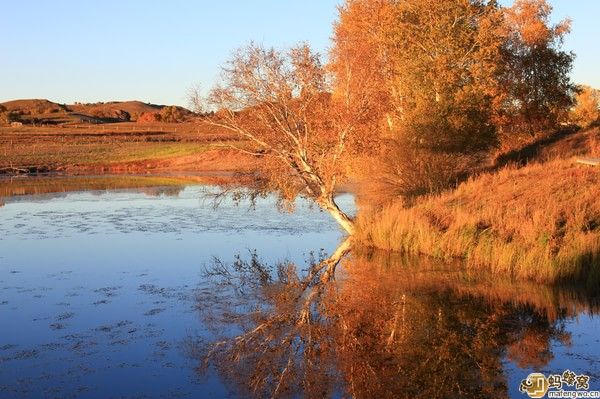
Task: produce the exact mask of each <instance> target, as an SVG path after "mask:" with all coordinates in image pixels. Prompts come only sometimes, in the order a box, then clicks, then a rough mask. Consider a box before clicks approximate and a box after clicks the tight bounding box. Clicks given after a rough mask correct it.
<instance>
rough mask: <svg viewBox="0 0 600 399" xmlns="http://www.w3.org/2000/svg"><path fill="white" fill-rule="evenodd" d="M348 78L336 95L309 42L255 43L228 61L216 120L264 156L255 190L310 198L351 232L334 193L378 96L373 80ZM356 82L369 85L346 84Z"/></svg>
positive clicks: (288, 200)
mask: <svg viewBox="0 0 600 399" xmlns="http://www.w3.org/2000/svg"><path fill="white" fill-rule="evenodd" d="M351 67H352V66H351V65H349V66H348V68H351ZM343 79H344V82H341V81H338V87H339V88H341V89H339V90H337V91H336V92H335V93H334V94H331V93H332V76H331V74H330V73H329V72H328V71H327V69H326V68H325V67H324V66H323V65H322V63H321V61H320V58H319V55H318V54H315V53H314V52H312V51H311V50H310V48H309V47H308V46H307V45H299V46H296V47H294V48H291V49H290V50H289V51H285V52H283V51H278V50H275V49H272V48H271V49H268V48H264V47H262V46H259V45H256V44H250V45H248V46H246V47H244V48H242V49H240V50H238V51H237V52H235V53H234V54H233V57H232V58H231V60H230V61H229V62H228V63H227V65H226V66H225V67H224V68H223V71H222V79H221V82H220V84H218V85H217V86H216V87H215V88H214V89H213V90H212V92H211V94H210V96H209V103H210V106H211V108H212V109H214V110H216V111H217V112H216V114H215V116H214V117H212V118H210V119H209V123H211V124H213V125H214V126H218V127H220V128H223V129H226V130H228V131H231V132H234V133H236V134H237V135H238V136H239V137H240V139H241V142H240V144H239V145H238V144H235V145H233V147H234V148H235V149H236V150H238V151H243V152H246V153H250V154H252V155H255V156H257V157H259V158H260V159H261V162H260V167H259V168H260V170H259V173H258V174H257V175H256V180H255V182H254V185H253V187H252V189H251V195H259V194H262V193H268V192H275V193H277V194H278V196H279V199H280V203H281V204H283V205H290V204H292V201H293V200H294V198H296V197H297V196H299V195H300V196H304V197H307V198H310V199H312V200H314V201H315V202H316V203H317V204H318V205H319V206H320V207H321V208H322V209H324V210H326V211H328V212H329V213H331V215H332V216H333V217H334V218H335V220H336V221H337V222H338V223H339V224H340V226H341V227H343V229H344V230H346V232H347V233H349V234H352V232H353V231H354V222H353V220H352V218H351V217H350V216H348V215H347V214H346V213H345V212H343V211H342V210H341V209H340V208H339V207H338V205H337V204H336V202H335V198H334V196H335V192H336V187H337V186H338V184H340V183H342V182H343V181H344V179H345V178H346V177H347V173H346V163H347V156H348V154H349V152H350V151H351V150H352V149H354V148H356V147H357V146H359V145H361V144H360V140H359V139H360V137H361V136H360V134H359V133H360V132H362V131H364V130H365V129H364V127H365V126H367V125H368V123H369V121H370V118H371V112H370V109H371V104H372V97H371V96H370V95H369V93H370V91H369V90H368V89H366V88H367V86H369V84H370V83H369V80H368V79H362V80H360V81H358V82H357V80H358V79H355V78H354V76H353V75H352V74H348V75H347V76H345V77H343ZM350 86H352V87H354V88H358V87H361V86H362V87H363V88H365V90H363V91H361V90H356V91H349V90H344V89H343V87H350Z"/></svg>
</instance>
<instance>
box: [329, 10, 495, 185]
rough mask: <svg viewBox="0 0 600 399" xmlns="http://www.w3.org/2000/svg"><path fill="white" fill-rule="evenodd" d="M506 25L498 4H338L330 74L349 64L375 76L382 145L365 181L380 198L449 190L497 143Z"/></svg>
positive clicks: (374, 93)
mask: <svg viewBox="0 0 600 399" xmlns="http://www.w3.org/2000/svg"><path fill="white" fill-rule="evenodd" d="M501 21H502V13H501V10H500V8H499V7H498V6H497V5H496V4H495V2H493V1H490V2H487V1H472V0H442V1H439V0H404V1H392V0H379V1H366V0H348V1H346V3H345V4H344V5H343V6H342V7H340V16H339V22H338V23H337V25H336V27H335V35H334V48H333V50H332V54H333V57H332V63H333V69H334V71H335V72H336V73H337V74H338V76H339V75H341V76H344V75H345V74H346V73H347V72H346V71H345V70H344V67H343V65H347V64H353V65H356V66H357V68H355V69H356V71H353V73H358V74H363V75H368V76H371V75H374V76H375V81H376V82H377V84H378V86H377V90H375V91H374V92H373V93H372V94H371V95H372V96H373V97H374V98H375V99H376V100H377V105H378V108H377V110H378V111H379V112H378V113H377V117H378V118H379V120H380V123H381V124H383V128H380V129H379V132H380V133H381V134H380V135H379V137H380V138H381V139H382V140H383V142H384V143H382V145H381V148H382V150H383V151H382V152H381V157H380V158H379V159H380V160H381V161H382V162H381V164H380V165H377V167H375V168H374V169H375V170H374V171H369V172H368V174H369V175H372V174H373V173H378V177H379V179H376V180H381V181H382V182H385V184H386V187H385V188H384V189H383V190H382V191H385V192H398V193H399V194H402V195H411V194H423V193H426V192H431V191H437V190H440V189H442V188H445V187H447V186H448V185H449V184H451V183H452V182H454V181H456V178H457V175H458V174H459V173H460V171H461V170H462V169H464V168H466V166H464V165H466V164H468V163H469V162H470V161H469V160H465V159H464V158H465V157H466V156H465V154H470V153H473V152H479V151H481V150H485V149H488V148H490V147H491V146H493V145H494V144H495V143H496V130H495V126H494V125H493V123H492V119H491V117H492V104H493V99H494V98H495V96H496V95H497V92H498V90H499V88H498V83H499V82H498V78H499V76H500V69H499V65H500V62H501V47H502V40H503V38H502V31H501V29H500V28H499V27H501V25H502V24H501ZM338 64H342V65H338ZM350 90H352V88H350ZM369 179H370V180H372V176H369ZM371 191H372V190H371Z"/></svg>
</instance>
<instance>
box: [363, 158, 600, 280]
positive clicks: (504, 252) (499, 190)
mask: <svg viewBox="0 0 600 399" xmlns="http://www.w3.org/2000/svg"><path fill="white" fill-rule="evenodd" d="M356 235H357V237H356V238H357V241H359V242H362V243H365V244H367V245H369V246H373V247H377V248H381V249H385V250H392V251H402V252H407V253H421V254H427V255H431V256H435V257H439V258H444V259H451V258H462V259H464V260H465V263H466V265H467V267H472V268H476V267H487V268H489V269H490V270H491V271H493V272H497V273H508V274H510V275H512V276H515V277H518V278H526V279H533V280H536V281H540V282H558V281H565V280H579V281H582V280H587V281H588V282H598V281H600V168H594V167H588V166H578V165H576V164H574V162H573V160H554V161H550V162H547V163H542V164H530V165H528V166H525V167H522V168H520V169H517V168H516V167H506V168H504V169H502V170H500V171H499V172H496V173H491V174H484V175H482V176H479V177H477V178H472V179H470V180H469V181H467V182H465V183H463V184H461V185H459V186H458V187H457V188H456V189H455V190H454V191H450V192H445V193H442V194H439V195H434V196H430V197H427V198H425V199H423V200H422V201H419V202H418V203H417V204H416V205H414V206H412V207H404V206H403V205H402V204H401V203H397V204H391V205H388V206H386V207H384V208H383V209H381V210H376V211H373V212H366V213H365V214H363V215H361V216H360V218H359V220H358V227H357V234H356Z"/></svg>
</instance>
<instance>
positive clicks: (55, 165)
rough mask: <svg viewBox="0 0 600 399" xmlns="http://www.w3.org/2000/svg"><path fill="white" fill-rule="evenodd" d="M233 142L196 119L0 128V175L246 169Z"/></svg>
mask: <svg viewBox="0 0 600 399" xmlns="http://www.w3.org/2000/svg"><path fill="white" fill-rule="evenodd" d="M235 140H236V138H235V136H233V135H231V134H228V133H224V132H219V131H215V129H214V128H212V127H209V126H207V125H206V124H204V123H202V122H201V121H193V122H186V123H175V124H168V123H153V124H137V123H134V122H121V123H107V124H99V125H96V124H69V125H56V126H53V125H45V126H31V125H23V126H19V127H0V173H5V174H6V173H30V172H51V171H65V172H144V171H160V170H167V169H169V170H189V171H215V170H223V171H232V170H236V171H239V170H247V169H249V168H251V165H252V162H253V160H252V159H249V158H250V157H244V156H242V155H241V154H239V153H236V152H232V151H231V150H230V149H229V147H228V146H229V145H231V144H232V143H234V142H235Z"/></svg>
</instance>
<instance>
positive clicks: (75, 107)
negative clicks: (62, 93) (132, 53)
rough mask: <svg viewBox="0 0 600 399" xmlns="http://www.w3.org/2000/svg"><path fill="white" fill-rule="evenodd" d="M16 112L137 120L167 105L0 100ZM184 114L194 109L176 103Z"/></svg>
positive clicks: (79, 119) (43, 118) (54, 118)
mask: <svg viewBox="0 0 600 399" xmlns="http://www.w3.org/2000/svg"><path fill="white" fill-rule="evenodd" d="M2 107H4V108H5V109H6V111H8V112H12V113H14V114H17V115H19V117H20V119H21V121H22V122H24V123H42V124H44V123H45V124H69V123H111V122H125V121H136V120H137V119H138V118H139V117H140V116H141V115H142V114H145V113H160V112H161V110H163V109H164V108H166V107H168V106H166V105H158V104H149V103H144V102H141V101H111V102H99V103H87V104H84V103H75V104H58V103H55V102H52V101H49V100H46V99H24V100H13V101H7V102H4V103H0V109H2ZM174 108H176V109H177V110H179V111H180V114H181V115H183V116H184V117H192V116H193V115H194V113H193V112H191V111H189V110H187V109H185V108H183V107H179V106H175V107H174Z"/></svg>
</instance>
